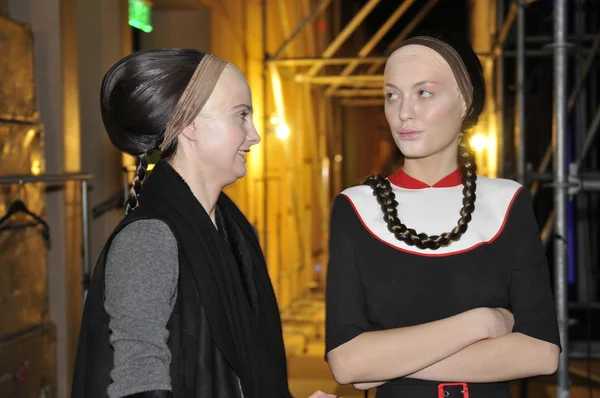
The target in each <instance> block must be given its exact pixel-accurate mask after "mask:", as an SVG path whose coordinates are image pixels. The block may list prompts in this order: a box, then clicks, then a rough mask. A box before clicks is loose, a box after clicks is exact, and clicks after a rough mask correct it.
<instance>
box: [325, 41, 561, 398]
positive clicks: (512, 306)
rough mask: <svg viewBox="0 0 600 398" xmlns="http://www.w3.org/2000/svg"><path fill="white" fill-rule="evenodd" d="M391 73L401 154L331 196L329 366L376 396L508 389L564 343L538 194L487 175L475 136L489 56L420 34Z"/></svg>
mask: <svg viewBox="0 0 600 398" xmlns="http://www.w3.org/2000/svg"><path fill="white" fill-rule="evenodd" d="M384 75H385V77H384V80H385V84H384V94H385V115H386V118H387V121H388V123H389V125H390V129H391V132H392V136H393V139H394V141H395V143H396V145H397V146H398V148H399V149H400V151H401V152H402V154H403V155H404V165H403V167H402V168H401V169H399V170H398V171H396V172H395V173H393V174H392V175H390V176H389V177H387V178H384V177H382V176H379V175H374V176H371V177H369V178H367V180H366V183H365V185H361V186H356V187H351V188H349V189H346V190H345V191H344V192H342V194H340V195H338V196H337V197H336V199H335V201H334V204H333V207H332V214H331V233H330V253H329V255H330V259H329V268H328V279H327V321H326V331H327V334H326V351H327V360H328V363H329V366H330V368H331V370H332V372H333V374H334V376H335V378H336V380H337V381H338V382H339V383H342V384H349V383H352V384H354V385H355V387H357V388H359V389H369V388H373V387H378V389H377V398H391V397H394V398H404V397H406V398H409V397H410V398H429V397H471V398H473V397H475V398H478V397H482V398H506V397H509V396H510V394H509V389H508V384H507V383H506V381H508V380H512V379H518V378H523V377H529V376H534V375H541V374H551V373H553V372H554V371H555V370H556V368H557V364H558V356H559V352H560V341H559V335H558V327H557V321H556V316H555V311H554V303H553V299H552V293H551V288H550V278H549V271H548V266H547V263H546V258H545V253H544V248H543V246H542V243H541V241H540V238H539V232H538V226H537V223H536V220H535V217H534V214H533V209H532V198H531V197H530V195H529V193H528V191H527V189H524V188H523V187H521V186H520V185H519V184H518V183H516V182H514V181H509V180H505V179H492V178H485V177H480V176H477V174H476V168H475V160H474V156H473V154H472V152H471V151H470V148H469V146H468V141H467V134H468V133H469V129H470V128H472V127H473V126H475V124H476V123H477V120H478V118H479V115H480V114H481V112H482V110H483V107H484V101H485V82H484V78H483V75H482V69H481V64H480V62H479V60H478V58H477V56H476V55H475V53H474V52H473V50H472V49H471V47H470V46H469V45H468V44H467V43H466V42H461V41H457V40H450V39H449V38H445V37H442V36H441V35H438V36H434V35H422V36H417V37H413V38H411V39H408V40H406V41H405V42H404V43H403V44H402V45H401V46H400V47H399V48H398V49H397V50H396V51H395V52H394V53H393V54H391V56H390V57H389V59H388V61H387V63H386V66H385V72H384ZM461 203H462V204H461ZM457 219H458V221H457ZM446 231H449V232H446Z"/></svg>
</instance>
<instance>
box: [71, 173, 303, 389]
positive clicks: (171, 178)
mask: <svg viewBox="0 0 600 398" xmlns="http://www.w3.org/2000/svg"><path fill="white" fill-rule="evenodd" d="M174 174H175V175H174ZM176 177H178V175H177V174H176V173H175V171H174V170H173V169H171V168H170V166H169V165H167V164H165V163H162V164H161V163H159V165H157V166H156V167H155V171H154V172H153V173H152V174H151V175H150V177H149V178H148V181H147V182H146V183H145V184H144V188H143V190H142V193H146V198H145V200H141V198H142V195H141V196H140V206H138V207H137V208H136V209H134V210H133V211H132V212H130V213H129V215H127V216H126V217H125V218H124V219H123V220H122V221H121V223H119V225H118V226H117V228H116V229H115V231H114V232H113V233H112V235H111V236H110V238H109V239H108V241H107V243H106V245H105V247H104V248H103V250H102V252H101V254H100V257H99V259H98V262H97V264H96V267H95V269H94V273H93V277H92V281H91V284H90V288H89V291H88V295H87V299H86V303H85V306H84V313H83V319H82V324H81V330H80V336H79V344H78V348H77V358H76V364H75V370H74V376H73V391H72V397H73V398H105V397H106V390H107V387H108V385H109V384H110V382H111V379H110V372H111V370H112V368H113V350H112V347H111V345H110V342H109V336H110V330H109V327H108V325H109V317H108V315H107V314H106V311H105V310H104V283H105V279H104V270H105V262H106V255H107V253H108V250H109V248H110V244H111V242H112V240H113V238H114V237H115V236H116V235H117V234H118V233H119V232H120V231H121V230H122V229H123V228H124V227H125V226H126V225H128V224H129V223H131V222H134V221H137V220H141V219H159V220H162V221H163V222H165V223H166V224H167V225H169V227H170V228H171V230H172V232H173V234H174V236H175V238H176V239H177V242H178V248H179V282H178V296H177V300H176V303H175V307H174V310H173V313H172V314H171V317H170V319H169V321H168V323H167V329H168V330H169V339H168V346H169V349H170V351H171V356H172V357H171V365H170V376H171V387H172V391H173V396H174V397H175V398H188V397H189V398H220V397H223V398H237V397H243V396H244V397H247V398H250V397H252V398H254V397H256V398H258V397H259V396H260V397H264V398H269V397H274V398H280V397H291V395H290V393H289V389H288V385H287V369H286V364H285V351H284V349H283V341H282V336H281V325H280V319H279V313H278V311H277V306H276V302H275V299H274V294H273V291H272V286H271V284H270V280H269V279H268V274H267V273H266V267H265V266H264V263H263V264H260V263H261V259H262V253H260V254H257V253H259V252H260V247H259V246H258V251H257V249H256V247H257V245H258V240H257V239H256V237H255V236H254V231H253V230H252V227H251V226H250V224H249V223H247V221H245V218H244V217H243V216H242V215H241V212H239V210H238V209H237V207H235V205H234V204H233V202H231V201H230V200H229V199H228V198H227V197H226V196H225V195H224V194H223V195H221V198H220V199H219V202H218V206H219V209H220V215H221V218H222V219H223V218H224V219H225V221H223V223H224V224H225V225H227V224H228V225H229V227H228V228H225V227H224V229H225V233H228V234H231V233H232V230H233V231H234V232H235V231H237V232H235V233H236V234H237V235H239V236H238V237H237V238H235V237H230V238H229V239H227V242H228V244H229V246H230V249H229V250H231V251H233V252H235V253H238V252H240V250H241V249H240V247H239V246H242V249H243V250H241V251H243V252H244V253H245V255H242V254H238V255H237V256H236V258H237V259H238V260H239V261H238V262H243V263H245V264H246V267H245V268H244V267H241V268H240V271H239V273H238V274H237V275H238V276H237V277H235V274H234V273H230V275H226V276H220V275H215V273H218V272H220V269H222V268H225V267H224V266H223V265H220V264H216V265H215V266H214V267H213V268H212V269H210V267H208V268H207V267H206V264H203V263H202V261H200V262H196V263H197V264H196V263H191V262H190V261H193V260H190V259H197V258H198V257H199V256H201V255H202V254H201V253H200V254H199V253H196V252H195V251H194V250H195V249H196V247H197V246H198V245H200V246H207V245H210V244H213V243H214V242H212V241H210V239H207V238H204V237H200V238H198V236H195V237H191V235H193V234H192V232H191V231H192V230H193V229H194V228H192V229H190V228H189V225H184V224H186V222H185V221H182V220H184V218H185V217H183V218H182V217H181V216H182V215H181V214H180V215H177V214H176V212H173V210H172V209H181V208H185V209H189V206H192V202H191V198H190V197H189V195H192V194H191V191H190V192H187V191H186V188H187V185H182V184H185V183H184V182H183V180H181V181H179V180H178V179H177V178H176ZM161 191H162V192H164V194H160V192H161ZM174 192H177V194H173V193H174ZM179 193H181V195H179ZM161 195H162V196H163V197H162V198H163V199H164V198H167V199H166V200H165V202H163V203H161V202H160V198H161ZM167 195H168V196H167ZM170 201H172V202H173V203H167V202H170ZM196 202H197V201H196ZM198 205H199V203H198ZM185 206H188V207H185ZM194 206H195V205H194ZM192 210H193V212H194V213H193V214H195V215H197V214H198V212H201V209H200V208H197V207H194V208H193V209H190V211H192ZM194 217H195V216H194ZM207 220H208V215H207V214H206V213H205V212H204V214H203V215H202V216H201V217H200V219H199V220H189V224H190V225H193V226H195V225H196V224H198V223H205V222H206V221H207ZM196 221H197V222H196ZM244 221H245V223H246V224H247V225H245V224H244ZM203 227H204V228H211V227H212V228H214V227H213V226H212V223H211V225H210V226H208V225H204V226H203ZM219 229H221V227H220V228H219ZM249 234H252V235H253V237H252V238H251V237H250V236H249ZM209 236H210V237H211V239H213V240H214V239H216V238H215V237H214V236H213V235H209ZM196 238H198V239H196ZM236 239H237V240H236ZM240 239H241V240H243V242H241V241H240ZM253 239H255V240H256V241H255V242H252V240H253ZM211 242H212V243H211ZM246 245H248V247H246ZM215 247H217V246H215ZM223 247H225V246H218V250H217V249H215V250H216V251H223ZM217 257H218V256H217ZM211 258H213V259H214V258H215V257H211ZM202 260H203V261H204V262H207V261H210V260H209V259H207V258H202ZM248 264H250V265H248ZM232 275H233V277H232ZM211 278H214V280H212V281H211V280H210V279H211ZM227 278H229V279H227ZM237 278H239V280H240V281H241V282H243V280H244V279H245V282H246V284H244V288H243V289H239V290H243V291H244V292H245V293H243V294H245V297H247V298H248V305H246V306H244V305H242V306H240V305H236V302H235V297H232V296H235V291H237V290H238V289H237V288H236V287H237V286H238V285H235V283H238V281H237ZM231 280H233V281H234V282H235V283H233V282H231ZM200 281H202V282H200ZM228 283H229V285H231V286H233V288H229V289H228V288H227V287H228ZM213 285H214V286H215V287H219V288H220V289H219V291H217V290H215V289H216V288H215V287H213V288H211V287H210V286H213ZM239 286H241V284H240V285H239ZM247 286H250V287H247ZM224 291H225V292H226V293H225V294H224V293H223V292H224ZM215 296H220V298H219V297H215ZM239 302H240V301H238V303H239ZM232 303H233V304H232ZM240 307H241V308H240ZM219 311H221V312H222V314H221V313H220V312H219ZM238 319H245V320H246V323H245V324H244V323H243V322H242V321H239V320H238ZM240 329H242V330H240Z"/></svg>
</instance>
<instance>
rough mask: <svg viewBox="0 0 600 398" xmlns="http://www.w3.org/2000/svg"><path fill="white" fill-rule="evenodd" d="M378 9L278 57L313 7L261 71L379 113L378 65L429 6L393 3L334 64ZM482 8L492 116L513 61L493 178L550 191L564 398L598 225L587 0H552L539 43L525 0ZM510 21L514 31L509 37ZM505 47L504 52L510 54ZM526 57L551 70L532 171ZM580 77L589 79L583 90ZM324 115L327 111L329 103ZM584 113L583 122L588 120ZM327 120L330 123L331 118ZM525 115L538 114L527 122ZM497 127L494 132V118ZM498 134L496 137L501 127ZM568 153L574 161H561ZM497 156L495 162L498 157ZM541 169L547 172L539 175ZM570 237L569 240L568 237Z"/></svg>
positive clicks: (372, 0) (593, 296)
mask: <svg viewBox="0 0 600 398" xmlns="http://www.w3.org/2000/svg"><path fill="white" fill-rule="evenodd" d="M380 2H381V0H369V1H366V2H365V4H364V5H363V6H362V8H361V9H360V10H359V11H358V12H357V13H356V14H355V16H354V17H353V18H352V19H351V20H350V21H349V23H348V24H347V25H346V26H345V27H344V28H343V29H341V30H340V32H339V34H338V35H337V36H336V37H335V38H334V40H332V42H331V43H330V44H329V46H327V47H326V49H325V50H324V51H323V52H322V53H321V54H315V55H313V56H311V57H309V58H289V59H285V58H282V56H283V54H284V53H285V49H286V47H287V46H289V45H290V44H291V43H292V42H293V41H294V40H295V39H296V37H297V36H298V35H299V33H300V32H301V31H302V29H304V27H305V26H307V25H308V23H309V22H310V21H312V20H313V19H314V18H315V16H317V15H319V14H322V13H324V12H325V10H326V8H327V7H328V6H329V5H330V3H332V1H331V0H329V1H326V0H320V1H319V2H318V3H317V4H316V5H315V7H314V8H313V10H312V11H311V12H310V13H309V14H308V15H307V17H306V18H305V19H304V21H302V23H300V25H299V26H298V27H297V28H296V29H295V30H294V32H293V33H292V34H291V35H290V36H289V37H288V38H287V39H286V40H285V41H284V42H283V43H282V44H281V46H280V47H279V48H278V49H277V51H276V52H275V53H274V55H272V56H266V57H265V70H266V71H268V70H269V68H275V69H282V70H284V69H285V70H288V71H291V72H290V73H291V76H292V79H293V80H294V81H295V82H297V83H298V84H305V85H309V86H310V87H312V88H315V89H318V90H319V93H320V94H322V95H321V96H319V97H320V98H319V100H321V101H322V100H323V99H324V100H326V101H329V102H330V103H332V102H334V101H335V103H336V104H337V105H338V106H343V107H370V106H381V104H382V91H381V89H380V87H381V84H382V82H383V75H382V74H381V72H380V70H381V66H382V65H384V63H385V60H386V59H387V57H388V56H389V54H390V53H391V52H392V51H393V50H394V49H395V48H396V47H397V46H398V44H399V43H400V42H402V41H403V40H404V39H405V38H407V37H408V36H409V35H410V34H411V33H412V32H413V31H414V29H415V28H417V27H418V25H419V24H420V23H421V21H422V20H423V19H424V18H425V17H426V16H427V14H428V13H429V12H430V11H431V10H432V9H433V8H434V7H435V6H436V5H437V4H438V3H439V0H428V1H427V2H416V1H414V0H405V1H403V2H398V3H399V4H398V7H397V8H396V10H395V11H394V12H393V13H392V14H391V15H389V17H388V19H387V20H386V21H384V22H383V23H382V24H381V26H380V28H379V29H378V30H377V32H376V33H374V34H373V36H372V37H370V38H368V39H367V40H366V41H365V43H364V45H362V47H361V48H359V49H358V51H357V54H356V56H355V57H339V58H336V57H335V54H336V53H337V52H338V50H340V48H341V46H342V45H343V44H344V43H345V42H346V41H347V39H348V38H349V37H350V35H351V34H352V33H353V32H355V30H356V29H357V28H358V27H359V25H360V24H361V22H363V21H364V20H365V19H366V17H367V16H368V15H369V13H371V12H372V11H373V9H375V7H376V6H377V5H378V4H379V3H380ZM539 3H542V2H539ZM489 4H490V6H492V4H493V5H494V6H496V7H497V9H496V12H497V17H498V27H499V29H498V31H497V34H496V35H495V36H494V38H493V39H494V40H493V43H494V45H493V46H492V47H491V48H492V50H491V52H489V53H486V54H478V55H479V56H480V57H481V59H482V60H490V59H491V60H492V61H493V62H495V63H496V68H495V73H496V76H495V84H494V86H495V89H494V90H493V91H494V96H495V101H496V109H497V110H498V112H499V114H500V115H503V114H504V115H506V114H508V113H509V112H510V111H509V110H508V109H507V106H506V103H507V102H509V101H507V100H505V98H504V97H505V95H504V94H505V92H506V91H508V90H507V86H508V85H507V84H505V75H506V69H507V68H508V66H509V64H510V63H512V62H514V67H515V69H514V71H515V81H514V94H515V99H514V103H515V105H514V125H513V132H514V148H513V149H512V150H513V152H514V166H513V165H511V166H510V167H506V168H505V170H504V173H502V174H504V176H508V177H511V178H514V179H516V180H518V181H519V182H521V183H522V184H524V185H526V186H528V187H530V190H531V193H532V195H533V196H534V197H536V196H539V194H540V192H542V190H543V188H551V189H552V192H553V196H552V200H551V202H552V204H553V209H552V210H551V211H548V213H549V215H548V217H547V220H546V222H545V223H543V227H542V228H541V235H542V240H543V241H544V243H545V244H551V245H552V247H553V251H552V256H553V271H554V293H555V298H556V308H557V318H558V322H559V329H560V335H561V343H562V348H563V351H562V353H561V356H560V361H559V369H558V372H557V378H556V383H557V397H560V398H565V397H568V396H569V371H571V373H577V374H580V372H576V370H575V369H573V368H571V369H569V358H573V357H581V355H579V354H577V353H576V352H572V344H571V342H570V341H569V326H570V324H571V323H572V322H570V318H569V308H570V307H577V308H587V309H589V308H592V307H598V306H600V304H599V303H598V302H599V301H600V300H599V298H598V297H597V290H598V289H597V287H596V283H597V281H596V280H592V271H591V270H592V269H593V268H597V267H598V265H599V264H598V263H599V255H598V249H594V248H593V245H592V244H591V242H594V241H596V242H598V239H599V238H600V237H598V236H597V231H598V220H594V219H593V215H596V216H598V212H599V211H600V209H599V208H598V204H594V203H593V201H594V199H595V200H597V199H598V196H597V195H598V194H597V193H595V192H600V173H598V172H597V171H598V169H599V167H600V166H599V157H600V156H599V155H600V154H599V153H598V151H595V152H594V151H592V149H594V148H595V147H594V138H595V137H596V135H597V134H598V130H600V101H599V98H598V95H597V86H598V81H597V79H598V77H600V76H599V75H600V66H599V65H598V62H595V60H596V55H597V54H598V53H599V52H600V25H599V23H600V21H598V18H596V19H593V18H592V19H589V18H588V22H587V23H586V18H585V15H586V6H587V5H589V4H591V1H589V0H576V1H569V2H567V1H566V0H556V1H554V2H553V10H552V15H553V23H552V26H553V33H552V32H548V33H547V34H546V35H545V36H544V35H538V36H531V35H529V36H528V35H527V32H526V22H527V19H526V17H528V16H529V17H530V18H531V15H535V12H536V7H537V6H538V5H539V4H536V1H535V0H510V1H509V0H506V1H505V2H503V1H497V2H492V1H490V2H489ZM508 4H510V7H509V8H508V11H507V12H506V13H505V12H504V10H505V5H508ZM417 5H419V6H420V10H419V12H418V13H417V14H416V16H415V18H414V19H413V20H412V21H411V22H410V23H408V24H407V25H406V26H405V28H404V29H403V30H402V31H401V33H400V34H399V35H398V36H397V37H396V38H395V40H392V41H391V42H390V44H389V45H388V46H387V47H386V48H385V50H384V51H383V52H382V53H379V54H377V53H376V52H375V49H376V48H377V45H378V44H379V43H380V41H381V39H382V38H383V37H384V36H385V35H386V34H387V33H388V32H389V31H390V29H391V28H392V27H393V26H394V24H396V23H397V21H398V20H399V19H400V18H401V17H402V15H404V14H405V12H406V11H407V10H408V9H409V8H410V7H411V6H415V7H416V6H417ZM573 16H574V17H575V18H574V20H575V21H576V24H575V25H576V26H575V27H574V28H571V29H568V28H569V27H568V26H567V21H568V20H572V19H573V18H572V17H573ZM515 21H516V28H515V29H514V31H513V29H512V28H513V25H514V22H515ZM511 32H512V34H511ZM568 33H570V34H568ZM513 44H514V48H513V49H510V48H509V47H511V45H513ZM540 44H541V45H543V46H542V47H541V48H539V45H540ZM535 46H538V48H535ZM532 47H533V48H532ZM528 59H536V60H538V62H548V66H549V67H550V65H552V70H553V83H552V86H553V110H552V134H551V140H550V142H548V145H547V148H546V151H545V152H544V155H543V156H542V157H541V159H540V162H539V165H537V167H533V165H532V163H533V162H531V161H528V147H527V145H526V143H527V142H530V143H531V140H527V136H528V134H527V129H526V122H527V120H528V119H527V116H528V115H529V113H526V110H527V109H526V98H527V91H528V88H527V86H528V79H527V65H528V63H527V60H528ZM550 61H552V64H550ZM568 61H572V62H568ZM568 65H574V68H575V70H574V71H572V70H571V68H570V67H568ZM329 66H343V67H344V68H343V69H342V71H341V72H339V73H335V74H334V75H332V74H329V75H322V74H319V72H321V71H323V69H324V68H325V67H329ZM361 67H362V68H361ZM365 67H366V68H365ZM357 71H359V73H357ZM569 78H572V80H574V81H575V84H574V86H573V87H572V90H571V92H570V95H569V94H568V92H567V90H568V82H569ZM589 79H595V80H593V81H592V82H591V83H589ZM324 109H331V106H330V107H329V108H327V107H324ZM591 113H593V115H590V114H591ZM328 115H329V116H328V117H330V118H333V116H332V114H328ZM531 117H532V118H533V117H534V115H533V114H531ZM535 117H540V116H539V115H535ZM541 117H544V116H543V115H542V116H541ZM548 117H550V116H548ZM499 125H502V121H500V122H499ZM498 127H499V131H501V133H500V134H502V129H501V126H498ZM596 143H597V141H596ZM572 152H574V153H576V155H575V156H574V155H570V154H569V153H572ZM499 155H500V156H501V155H502V153H500V154H499ZM551 162H552V163H551ZM551 164H552V170H549V167H550V165H551ZM573 208H575V209H576V211H578V212H579V217H574V216H573V215H572V214H571V215H570V212H572V209H573ZM570 209H571V210H570ZM594 229H595V230H594ZM573 230H575V231H576V233H573ZM594 231H596V232H594ZM574 248H576V249H574ZM573 250H576V251H577V266H576V268H577V273H578V296H579V297H578V299H577V300H576V302H575V303H570V302H569V300H568V287H569V283H570V282H569V275H568V272H569V261H570V260H569V257H568V256H569V253H570V252H572V251H573ZM594 261H595V262H594ZM571 321H572V320H571ZM593 356H594V357H599V358H600V352H595V353H593ZM590 379H591V377H590Z"/></svg>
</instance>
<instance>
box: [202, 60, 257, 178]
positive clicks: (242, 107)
mask: <svg viewBox="0 0 600 398" xmlns="http://www.w3.org/2000/svg"><path fill="white" fill-rule="evenodd" d="M194 124H195V127H196V128H195V130H196V131H195V140H194V141H192V142H193V144H192V147H193V151H194V156H195V158H196V160H197V162H198V163H199V166H200V169H201V172H202V173H203V175H204V178H206V179H210V180H212V181H213V182H214V183H215V184H217V185H220V186H225V185H228V184H232V183H233V182H235V181H236V180H237V179H238V178H241V177H244V176H245V175H246V154H247V153H248V152H249V151H250V147H251V146H252V145H255V144H258V143H259V142H260V137H259V136H258V133H257V132H256V128H255V127H254V123H253V121H252V97H251V94H250V87H248V83H247V82H246V79H245V78H244V76H243V75H242V73H241V72H239V71H238V70H237V69H236V68H234V67H233V66H230V65H229V66H227V67H226V68H225V70H224V71H223V73H222V74H221V77H220V78H219V82H218V83H217V85H216V87H215V89H214V91H213V93H212V94H211V96H210V98H209V100H208V101H207V103H206V104H205V106H204V108H203V109H202V111H201V112H200V114H199V115H198V116H197V117H196V120H195V122H194Z"/></svg>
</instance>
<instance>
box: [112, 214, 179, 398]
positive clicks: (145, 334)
mask: <svg viewBox="0 0 600 398" xmlns="http://www.w3.org/2000/svg"><path fill="white" fill-rule="evenodd" d="M105 273H106V282H105V283H106V287H105V291H106V297H105V301H104V308H105V309H106V312H107V313H108V315H109V317H110V321H109V327H110V331H111V337H110V343H111V345H112V346H113V349H114V366H113V370H112V372H111V378H112V384H111V385H110V386H109V387H108V396H109V397H110V398H119V397H123V396H126V395H129V394H135V393H139V392H144V391H152V390H171V380H170V376H169V366H170V363H171V352H170V351H169V348H168V346H167V339H168V337H169V332H168V330H167V328H166V325H167V321H168V320H169V317H170V316H171V313H172V312H173V306H174V305H175V299H176V296H177V280H178V274H179V263H178V251H177V241H176V240H175V236H174V235H173V233H172V232H171V229H170V228H169V227H168V225H167V224H165V223H164V222H162V221H159V220H139V221H134V222H133V223H131V224H129V225H127V226H126V227H125V228H123V229H122V230H121V232H119V233H118V234H117V236H116V237H115V238H114V240H113V242H112V244H111V247H110V250H109V252H108V255H107V260H106V271H105Z"/></svg>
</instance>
